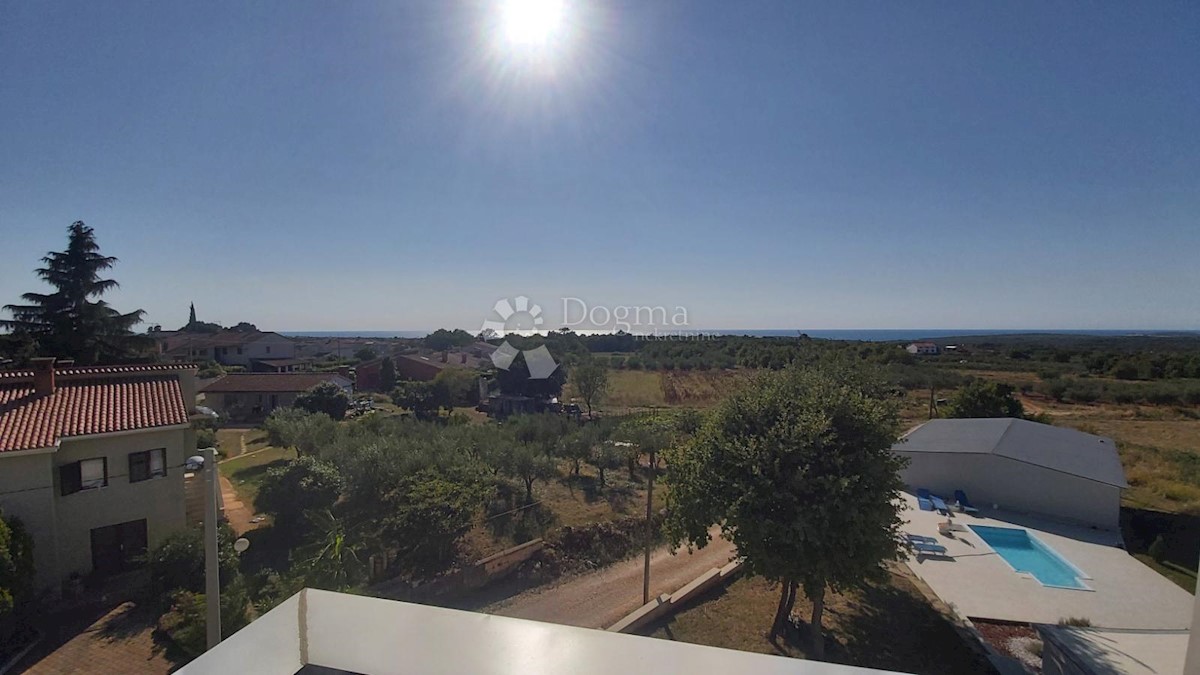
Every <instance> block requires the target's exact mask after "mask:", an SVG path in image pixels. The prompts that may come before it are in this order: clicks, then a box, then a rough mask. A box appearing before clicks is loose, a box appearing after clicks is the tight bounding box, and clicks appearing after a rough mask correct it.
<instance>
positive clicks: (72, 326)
mask: <svg viewBox="0 0 1200 675" xmlns="http://www.w3.org/2000/svg"><path fill="white" fill-rule="evenodd" d="M67 232H68V237H69V241H68V244H67V250H65V251H59V252H55V251H51V252H50V253H47V254H46V257H44V258H42V261H43V262H44V263H45V267H41V268H38V269H37V270H36V272H37V275H38V276H39V277H41V278H42V280H43V281H45V282H46V283H48V284H50V285H51V286H53V287H54V289H55V290H54V292H53V293H48V294H43V293H25V294H24V295H22V296H21V299H23V300H24V301H25V302H26V303H28V304H25V305H6V306H5V309H6V310H8V311H9V312H10V313H11V314H12V319H9V320H0V326H3V327H5V328H8V329H9V330H11V331H13V332H19V333H25V334H28V335H29V336H30V337H32V338H33V339H34V340H36V342H37V350H38V353H39V354H42V355H45V356H58V357H69V358H73V359H75V361H76V362H78V363H80V364H85V365H86V364H93V363H102V362H113V361H118V360H121V359H125V358H129V357H130V356H133V355H135V354H136V353H137V352H138V351H139V350H141V349H144V348H146V347H147V346H148V344H149V342H150V341H149V339H148V338H146V337H144V336H140V335H135V334H134V333H133V327H134V326H136V325H137V324H139V323H141V321H142V315H143V313H144V312H143V311H142V310H140V309H139V310H135V311H133V312H129V313H128V314H122V313H120V312H118V311H117V310H115V309H113V308H112V307H110V306H109V305H108V303H107V302H105V301H103V300H101V299H99V298H100V296H102V295H103V294H104V293H106V292H108V291H110V290H112V289H114V288H116V287H117V286H118V284H117V282H116V281H114V280H112V279H101V278H100V272H102V271H103V270H107V269H110V268H111V267H112V266H113V265H114V264H116V262H117V259H116V258H114V257H112V256H103V255H100V252H99V251H100V246H99V244H97V243H96V237H95V233H94V231H93V230H92V228H90V227H87V226H86V225H84V224H83V221H76V222H74V223H72V224H71V226H70V227H69V228H67Z"/></svg>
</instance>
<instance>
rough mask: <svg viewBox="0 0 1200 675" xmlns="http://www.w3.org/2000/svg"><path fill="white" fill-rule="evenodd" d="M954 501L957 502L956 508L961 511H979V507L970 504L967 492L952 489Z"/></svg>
mask: <svg viewBox="0 0 1200 675" xmlns="http://www.w3.org/2000/svg"><path fill="white" fill-rule="evenodd" d="M954 501H956V502H958V510H959V511H962V512H963V513H979V509H977V508H975V507H974V506H973V505H972V504H971V500H969V499H967V493H965V492H963V491H962V490H955V491H954Z"/></svg>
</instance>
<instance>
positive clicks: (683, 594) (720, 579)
mask: <svg viewBox="0 0 1200 675" xmlns="http://www.w3.org/2000/svg"><path fill="white" fill-rule="evenodd" d="M741 570H742V561H741V560H734V561H733V562H731V563H729V564H728V565H725V566H724V567H720V568H718V567H713V568H712V569H710V570H708V571H707V572H705V573H704V574H701V575H700V576H698V577H696V578H695V579H692V580H691V581H690V582H688V583H687V584H686V585H684V586H683V587H682V588H680V589H679V590H677V591H675V592H674V593H671V594H667V593H663V594H662V595H660V596H658V597H657V598H654V599H653V600H651V601H650V602H647V603H646V604H644V605H642V606H641V607H638V608H637V609H635V610H633V611H632V612H630V613H629V614H626V615H625V617H624V618H622V619H621V620H620V621H618V622H616V623H614V624H613V625H611V626H609V627H608V628H607V630H608V631H610V632H613V633H633V632H636V631H637V630H638V629H640V628H642V627H643V626H645V625H647V624H650V623H653V622H655V621H657V620H658V619H662V618H665V617H668V616H671V615H672V614H674V613H676V612H678V611H679V610H681V609H683V607H684V606H685V605H687V603H688V602H691V601H692V600H695V599H696V597H697V596H700V595H703V594H704V593H705V592H707V591H709V590H711V589H713V588H715V587H717V586H723V585H725V584H727V583H729V582H730V581H732V580H733V578H734V577H735V576H737V574H738V573H739V572H741Z"/></svg>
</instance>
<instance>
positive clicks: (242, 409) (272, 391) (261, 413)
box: [200, 373, 353, 422]
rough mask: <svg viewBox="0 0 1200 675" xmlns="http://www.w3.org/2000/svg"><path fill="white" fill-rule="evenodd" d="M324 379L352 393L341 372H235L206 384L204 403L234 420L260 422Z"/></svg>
mask: <svg viewBox="0 0 1200 675" xmlns="http://www.w3.org/2000/svg"><path fill="white" fill-rule="evenodd" d="M322 382H332V383H334V384H336V385H337V386H338V387H340V388H341V389H342V390H344V391H345V392H346V393H347V394H350V393H352V390H353V387H352V385H351V382H350V378H348V377H345V376H344V375H341V374H339V373H234V374H230V375H226V376H224V377H221V378H218V379H216V380H214V381H213V382H211V383H209V384H207V385H205V386H204V387H203V388H202V389H201V390H200V393H201V394H203V395H204V405H205V406H207V407H209V408H212V409H213V410H214V411H216V412H217V413H218V414H219V415H221V416H222V417H224V418H226V419H229V420H231V421H234V422H256V421H260V420H262V419H263V418H265V417H266V416H267V415H270V414H271V411H272V410H274V409H276V408H282V407H287V406H290V405H293V404H294V403H295V402H296V397H297V396H299V395H300V394H302V393H304V392H306V391H308V390H309V389H312V388H313V387H315V386H317V385H318V384H321V383H322Z"/></svg>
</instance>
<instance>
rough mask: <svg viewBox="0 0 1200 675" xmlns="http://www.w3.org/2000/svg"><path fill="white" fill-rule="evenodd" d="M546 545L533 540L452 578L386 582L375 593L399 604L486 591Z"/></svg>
mask: <svg viewBox="0 0 1200 675" xmlns="http://www.w3.org/2000/svg"><path fill="white" fill-rule="evenodd" d="M545 545H546V543H545V542H544V541H543V540H541V539H533V540H531V541H527V542H525V543H524V544H518V545H517V546H513V547H512V548H508V549H505V550H503V551H500V552H499V553H496V554H494V555H490V556H488V557H486V558H483V559H481V560H478V561H476V562H474V563H471V564H470V565H467V566H466V567H462V568H460V569H457V570H455V571H453V572H450V573H448V574H443V575H442V576H440V577H438V578H436V579H434V580H432V581H430V582H428V583H424V584H421V585H419V586H409V585H408V584H405V583H403V582H399V583H398V582H395V581H392V582H386V581H385V582H383V583H381V584H379V585H377V586H375V587H374V588H373V589H372V590H373V592H375V593H376V594H378V595H380V596H381V597H388V598H393V599H396V600H431V599H433V598H440V597H443V596H447V595H453V594H457V593H465V592H467V591H473V590H475V589H477V588H482V587H483V586H486V585H487V584H489V583H491V582H493V581H496V580H497V579H502V578H504V577H505V576H507V575H508V574H509V573H511V572H512V571H513V570H515V569H516V568H517V567H518V566H519V565H520V564H521V563H523V562H525V561H526V560H529V559H530V558H531V557H533V556H534V554H536V553H538V552H539V551H541V550H542V548H544V547H545Z"/></svg>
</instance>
